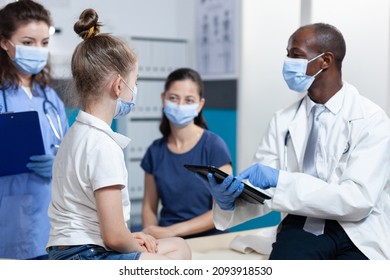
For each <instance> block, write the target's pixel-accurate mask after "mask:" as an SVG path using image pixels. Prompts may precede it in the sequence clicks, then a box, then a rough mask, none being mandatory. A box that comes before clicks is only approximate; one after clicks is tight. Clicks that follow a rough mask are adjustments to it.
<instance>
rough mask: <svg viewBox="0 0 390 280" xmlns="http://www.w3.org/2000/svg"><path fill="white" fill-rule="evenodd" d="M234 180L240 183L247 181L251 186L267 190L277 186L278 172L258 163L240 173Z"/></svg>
mask: <svg viewBox="0 0 390 280" xmlns="http://www.w3.org/2000/svg"><path fill="white" fill-rule="evenodd" d="M236 178H237V180H240V181H241V180H244V179H248V180H249V182H250V183H251V184H252V185H253V186H255V187H258V188H261V189H268V188H270V187H276V186H277V184H278V180H279V170H278V169H275V168H272V167H269V166H266V165H263V164H261V163H259V162H258V163H254V164H252V165H251V166H250V167H248V168H247V169H245V170H244V171H242V172H241V173H240V174H238V175H237V177H236Z"/></svg>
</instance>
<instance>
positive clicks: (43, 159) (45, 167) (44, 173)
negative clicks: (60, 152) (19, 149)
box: [26, 154, 54, 179]
mask: <svg viewBox="0 0 390 280" xmlns="http://www.w3.org/2000/svg"><path fill="white" fill-rule="evenodd" d="M53 161H54V156H53V155H49V154H47V155H36V156H31V157H30V162H29V163H27V165H26V167H27V168H28V169H30V170H31V171H33V172H34V173H36V174H37V175H39V176H41V177H43V178H47V179H51V177H52V167H53Z"/></svg>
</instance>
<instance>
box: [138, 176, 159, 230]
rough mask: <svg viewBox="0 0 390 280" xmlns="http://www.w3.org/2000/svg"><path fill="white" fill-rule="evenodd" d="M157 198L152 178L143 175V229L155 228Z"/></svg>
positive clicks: (156, 222)
mask: <svg viewBox="0 0 390 280" xmlns="http://www.w3.org/2000/svg"><path fill="white" fill-rule="evenodd" d="M158 201H159V197H158V194H157V187H156V182H155V181H154V176H153V175H152V174H149V173H145V185H144V198H143V202H142V224H143V227H144V228H145V227H148V226H156V225H157V224H158V221H157V210H158V209H157V208H158Z"/></svg>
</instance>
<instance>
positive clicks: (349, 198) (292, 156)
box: [209, 23, 390, 260]
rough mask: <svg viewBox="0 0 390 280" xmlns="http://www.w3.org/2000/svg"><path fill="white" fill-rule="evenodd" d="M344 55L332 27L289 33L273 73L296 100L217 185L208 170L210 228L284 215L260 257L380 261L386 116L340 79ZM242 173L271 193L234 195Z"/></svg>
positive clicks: (384, 240) (385, 215) (388, 223)
mask: <svg viewBox="0 0 390 280" xmlns="http://www.w3.org/2000/svg"><path fill="white" fill-rule="evenodd" d="M345 52H346V47H345V41H344V38H343V36H342V34H341V33H340V31H339V30H337V29H336V28H335V27H334V26H331V25H329V24H323V23H317V24H310V25H306V26H302V27H300V28H299V29H298V30H296V31H295V32H294V33H293V34H292V36H291V37H290V39H289V41H288V45H287V57H286V59H285V61H284V68H283V75H284V78H285V81H286V83H287V85H288V86H289V88H290V89H292V90H294V91H297V92H301V93H303V94H304V96H303V97H302V98H301V100H299V101H298V102H296V103H295V104H293V105H291V106H289V107H287V108H286V109H283V110H281V111H279V112H277V113H276V114H275V115H274V117H273V119H272V120H271V123H270V124H269V127H268V131H267V133H266V134H265V136H264V138H263V139H262V141H261V143H260V146H259V147H258V150H257V152H256V154H255V161H256V162H255V163H254V164H253V165H252V166H250V167H249V168H247V169H246V170H244V171H243V172H241V173H240V174H238V175H237V177H236V178H233V177H232V176H230V177H228V178H227V179H225V181H224V182H222V183H221V184H217V183H216V182H215V180H214V178H213V177H212V176H209V182H210V189H211V192H212V193H213V196H214V198H215V201H216V203H217V206H216V207H215V211H214V221H215V223H216V226H217V228H220V229H225V228H229V227H231V226H234V225H236V224H238V223H241V222H244V221H245V220H249V219H251V218H254V217H257V216H261V215H264V214H266V213H268V212H270V211H272V210H276V211H280V212H282V213H285V214H284V215H283V216H284V219H283V220H282V222H281V224H280V226H279V231H278V233H277V236H276V242H275V243H274V244H273V249H272V252H271V254H270V259H336V260H341V259H390V241H389V238H388V233H389V232H390V219H389V217H390V185H389V183H388V178H389V170H390V160H389V156H390V121H389V118H388V117H387V115H386V113H385V112H384V111H383V110H382V109H381V108H380V107H379V106H377V105H376V104H374V103H373V102H371V101H370V100H368V99H367V98H365V97H363V96H362V95H360V94H359V92H358V91H357V89H356V88H355V87H354V86H352V85H350V84H348V83H347V82H346V81H344V80H342V77H341V76H342V71H341V67H342V61H343V58H344V56H345ZM316 108H318V109H319V110H317V109H316ZM284 151H286V152H284ZM209 175H210V174H209ZM243 179H248V180H249V182H250V183H252V184H253V185H254V186H256V187H258V188H261V189H269V192H270V193H272V194H273V198H272V199H270V200H269V201H267V202H266V203H265V204H264V205H254V204H248V203H246V202H245V201H242V200H240V199H236V197H237V196H238V195H239V194H240V192H241V191H242V183H241V180H243ZM231 193H235V195H231ZM259 242H261V241H259Z"/></svg>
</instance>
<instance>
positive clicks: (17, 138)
mask: <svg viewBox="0 0 390 280" xmlns="http://www.w3.org/2000/svg"><path fill="white" fill-rule="evenodd" d="M43 154H45V148H44V145H43V139H42V132H41V126H40V124H39V117H38V112H36V111H27V112H17V113H3V114H0V176H8V175H14V174H19V173H26V172H32V171H31V170H29V169H28V168H27V167H26V164H27V163H28V162H29V161H30V160H29V158H30V156H32V155H43Z"/></svg>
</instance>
